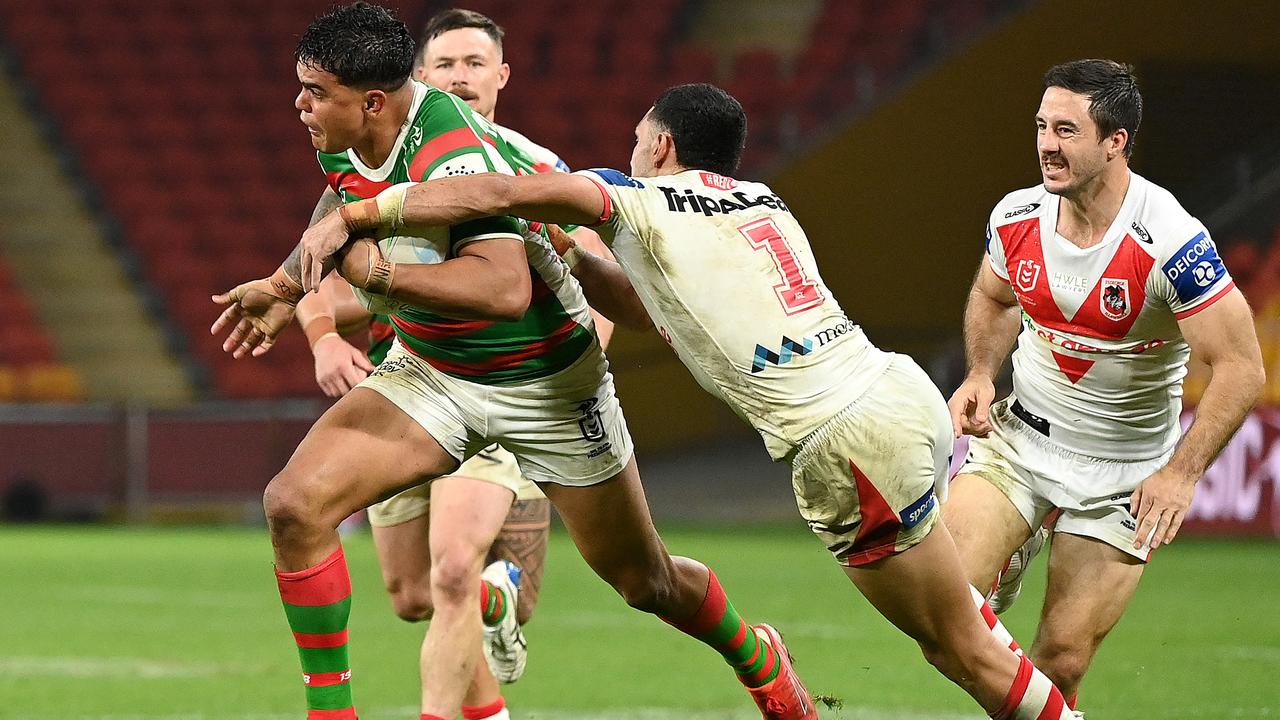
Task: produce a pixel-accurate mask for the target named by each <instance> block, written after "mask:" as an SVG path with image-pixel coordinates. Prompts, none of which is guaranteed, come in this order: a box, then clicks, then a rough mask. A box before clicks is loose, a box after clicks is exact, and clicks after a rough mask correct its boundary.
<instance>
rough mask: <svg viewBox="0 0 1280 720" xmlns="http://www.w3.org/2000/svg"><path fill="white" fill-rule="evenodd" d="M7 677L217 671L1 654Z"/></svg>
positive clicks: (131, 661)
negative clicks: (3, 655) (5, 655)
mask: <svg viewBox="0 0 1280 720" xmlns="http://www.w3.org/2000/svg"><path fill="white" fill-rule="evenodd" d="M0 674H3V675H4V676H6V677H74V678H130V679H137V678H142V679H151V678H175V677H208V676H211V675H217V674H218V668H217V666H215V665H210V664H200V663H175V662H164V661H160V660H146V659H142V658H123V657H96V658H91V657H6V658H0Z"/></svg>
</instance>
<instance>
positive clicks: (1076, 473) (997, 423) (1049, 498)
mask: <svg viewBox="0 0 1280 720" xmlns="http://www.w3.org/2000/svg"><path fill="white" fill-rule="evenodd" d="M991 426H992V431H991V434H990V435H988V436H987V437H985V438H977V437H975V438H973V439H972V440H970V441H969V455H968V457H967V458H965V462H964V464H963V465H961V466H960V471H959V473H958V474H968V475H977V476H978V477H981V478H983V479H984V480H986V481H987V482H989V483H991V484H992V485H994V486H995V487H996V488H997V489H998V490H1000V492H1002V493H1004V495H1005V497H1007V498H1009V502H1011V503H1013V506H1014V507H1015V508H1017V509H1018V513H1019V514H1021V515H1022V519H1024V520H1026V521H1027V525H1028V526H1030V527H1032V528H1038V527H1040V524H1041V523H1043V522H1044V519H1045V517H1046V516H1047V515H1048V514H1049V513H1050V512H1052V511H1053V510H1054V509H1055V508H1059V509H1061V513H1060V514H1059V515H1058V519H1057V522H1056V524H1055V525H1054V532H1064V533H1069V534H1072V535H1082V536H1084V537H1091V538H1095V539H1097V540H1101V541H1102V542H1105V543H1106V544H1108V545H1110V546H1112V547H1114V548H1117V549H1119V550H1123V551H1124V552H1126V553H1128V554H1130V555H1132V556H1134V557H1136V558H1138V559H1139V560H1142V561H1144V562H1145V561H1146V560H1147V559H1148V558H1149V557H1150V556H1151V548H1149V547H1148V546H1147V545H1146V544H1145V543H1144V544H1143V545H1142V547H1140V548H1137V549H1135V548H1134V547H1133V542H1134V539H1135V538H1136V537H1137V530H1138V524H1137V522H1136V521H1135V520H1134V518H1133V516H1132V515H1130V514H1129V497H1130V496H1131V495H1132V494H1133V491H1134V489H1136V488H1137V487H1138V484H1139V483H1141V482H1142V481H1143V480H1145V479H1146V478H1147V477H1148V476H1149V475H1151V474H1152V473H1154V472H1155V471H1156V470H1159V469H1160V468H1162V467H1164V465H1165V463H1167V462H1168V460H1169V457H1168V455H1165V456H1162V457H1158V458H1151V459H1144V460H1111V459H1105V458H1095V457H1090V456H1088V455H1081V454H1079V453H1075V452H1072V451H1070V450H1067V449H1065V448H1063V447H1061V446H1059V445H1058V444H1056V443H1054V442H1053V441H1052V440H1050V439H1049V435H1048V434H1047V433H1048V432H1050V431H1051V429H1050V428H1049V427H1048V421H1046V420H1044V419H1043V418H1040V417H1039V416H1037V415H1034V414H1032V413H1031V412H1029V411H1028V410H1026V409H1025V408H1023V407H1022V404H1021V403H1019V402H1018V400H1017V398H1016V397H1014V396H1012V395H1010V396H1009V397H1007V398H1005V399H1004V400H1001V401H1000V402H998V403H995V404H993V405H992V406H991Z"/></svg>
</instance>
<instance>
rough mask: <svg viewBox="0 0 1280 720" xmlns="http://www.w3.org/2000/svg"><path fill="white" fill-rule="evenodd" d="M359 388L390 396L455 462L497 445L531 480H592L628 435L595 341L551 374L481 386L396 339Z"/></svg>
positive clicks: (606, 471)
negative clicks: (446, 371)
mask: <svg viewBox="0 0 1280 720" xmlns="http://www.w3.org/2000/svg"><path fill="white" fill-rule="evenodd" d="M359 387H365V388H369V389H370V390H374V391H376V392H377V393H379V394H381V395H382V396H383V397H385V398H387V399H388V400H390V401H391V402H392V403H394V404H395V405H396V407H399V408H400V409H401V410H403V411H404V412H405V413H406V414H408V415H409V417H411V418H413V419H414V421H416V422H417V423H418V424H419V425H421V426H422V427H423V429H425V430H426V431H427V432H428V433H430V434H431V436H432V437H433V438H435V439H436V441H437V442H439V443H440V445H441V447H443V448H444V449H445V451H446V452H448V453H449V454H450V455H452V456H453V457H454V458H456V459H457V460H458V461H459V462H463V461H465V460H467V459H468V458H470V457H471V456H473V455H475V454H476V453H478V452H479V451H481V450H482V449H484V448H485V447H488V446H489V445H491V444H493V443H495V442H497V443H501V444H502V446H503V447H505V448H506V449H507V450H510V451H511V454H512V455H514V456H515V458H516V463H517V465H518V466H519V468H520V474H521V475H523V476H524V477H525V478H528V479H529V480H531V481H533V482H539V483H543V482H546V483H555V484H557V485H567V486H585V485H595V484H596V483H600V482H604V481H605V480H608V479H609V478H611V477H613V476H614V475H617V474H618V473H620V472H622V469H623V468H625V467H626V465H627V463H628V462H629V461H630V460H631V453H632V444H631V435H630V433H629V432H627V423H626V420H625V418H623V416H622V407H621V406H620V405H619V404H618V399H617V396H616V395H615V394H614V390H613V375H611V374H610V373H609V364H608V361H606V360H605V357H604V353H603V352H601V351H600V347H599V345H598V344H594V343H593V344H592V346H591V347H590V348H589V349H588V350H587V351H586V352H584V353H583V354H582V357H581V358H578V360H576V361H575V362H574V363H573V365H570V366H569V367H567V368H565V369H564V370H561V371H560V372H558V373H555V374H553V375H549V376H547V377H544V378H539V379H537V380H531V381H528V382H523V383H515V384H510V385H481V384H480V383H474V382H469V381H467V380H462V379H460V378H455V377H451V376H449V375H446V374H444V373H442V372H440V371H439V370H436V369H435V368H433V367H431V365H430V364H428V363H427V361H425V360H423V359H422V358H419V357H418V356H416V355H414V354H413V353H410V352H409V351H408V350H406V349H405V348H404V346H403V345H401V344H400V341H399V340H397V341H396V342H395V343H394V344H393V345H392V347H391V350H390V351H389V352H388V353H387V357H386V359H385V360H383V362H382V364H381V365H379V366H378V367H377V368H375V369H374V371H373V373H372V374H370V375H369V377H367V378H365V380H364V381H363V382H361V383H360V385H359Z"/></svg>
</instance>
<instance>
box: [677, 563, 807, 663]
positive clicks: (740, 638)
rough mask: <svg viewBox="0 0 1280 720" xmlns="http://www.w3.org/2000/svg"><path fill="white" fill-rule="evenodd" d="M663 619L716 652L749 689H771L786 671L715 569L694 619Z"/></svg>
mask: <svg viewBox="0 0 1280 720" xmlns="http://www.w3.org/2000/svg"><path fill="white" fill-rule="evenodd" d="M662 619H663V620H664V621H666V622H667V623H668V624H670V625H672V626H673V627H675V628H676V629H678V630H680V631H682V632H684V633H686V634H688V635H692V636H693V637H695V638H697V639H699V640H701V641H702V642H704V643H706V644H708V645H710V646H711V647H713V648H715V650H716V652H718V653H720V654H721V655H722V656H723V657H724V659H725V661H726V662H728V663H729V665H731V666H732V667H733V670H734V672H736V673H738V679H739V680H741V681H742V684H743V685H746V686H747V687H749V688H757V687H761V686H763V685H767V684H768V683H769V682H770V681H771V680H773V679H774V678H775V677H777V676H778V670H779V669H780V668H781V667H782V665H781V663H779V662H778V653H777V652H776V651H775V650H774V649H773V648H772V647H771V646H770V645H769V643H767V642H765V641H764V640H762V639H761V638H760V637H758V636H757V635H756V633H755V630H753V629H751V626H750V625H747V623H746V622H745V621H743V619H742V616H741V615H738V611H737V610H736V609H734V607H733V603H731V602H729V598H728V597H726V596H725V594H724V588H723V587H721V586H720V581H719V580H717V579H716V574H715V573H714V572H712V571H711V568H707V596H706V598H705V599H703V601H702V605H701V606H699V607H698V611H697V612H696V613H694V614H693V617H691V618H687V619H685V620H680V621H676V620H672V619H671V618H662Z"/></svg>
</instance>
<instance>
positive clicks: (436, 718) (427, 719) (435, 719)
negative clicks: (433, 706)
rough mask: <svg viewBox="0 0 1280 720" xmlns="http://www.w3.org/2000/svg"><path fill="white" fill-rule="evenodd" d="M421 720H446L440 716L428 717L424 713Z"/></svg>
mask: <svg viewBox="0 0 1280 720" xmlns="http://www.w3.org/2000/svg"><path fill="white" fill-rule="evenodd" d="M420 720H445V718H442V717H440V716H439V715H428V714H426V713H422V716H421V718H420Z"/></svg>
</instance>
